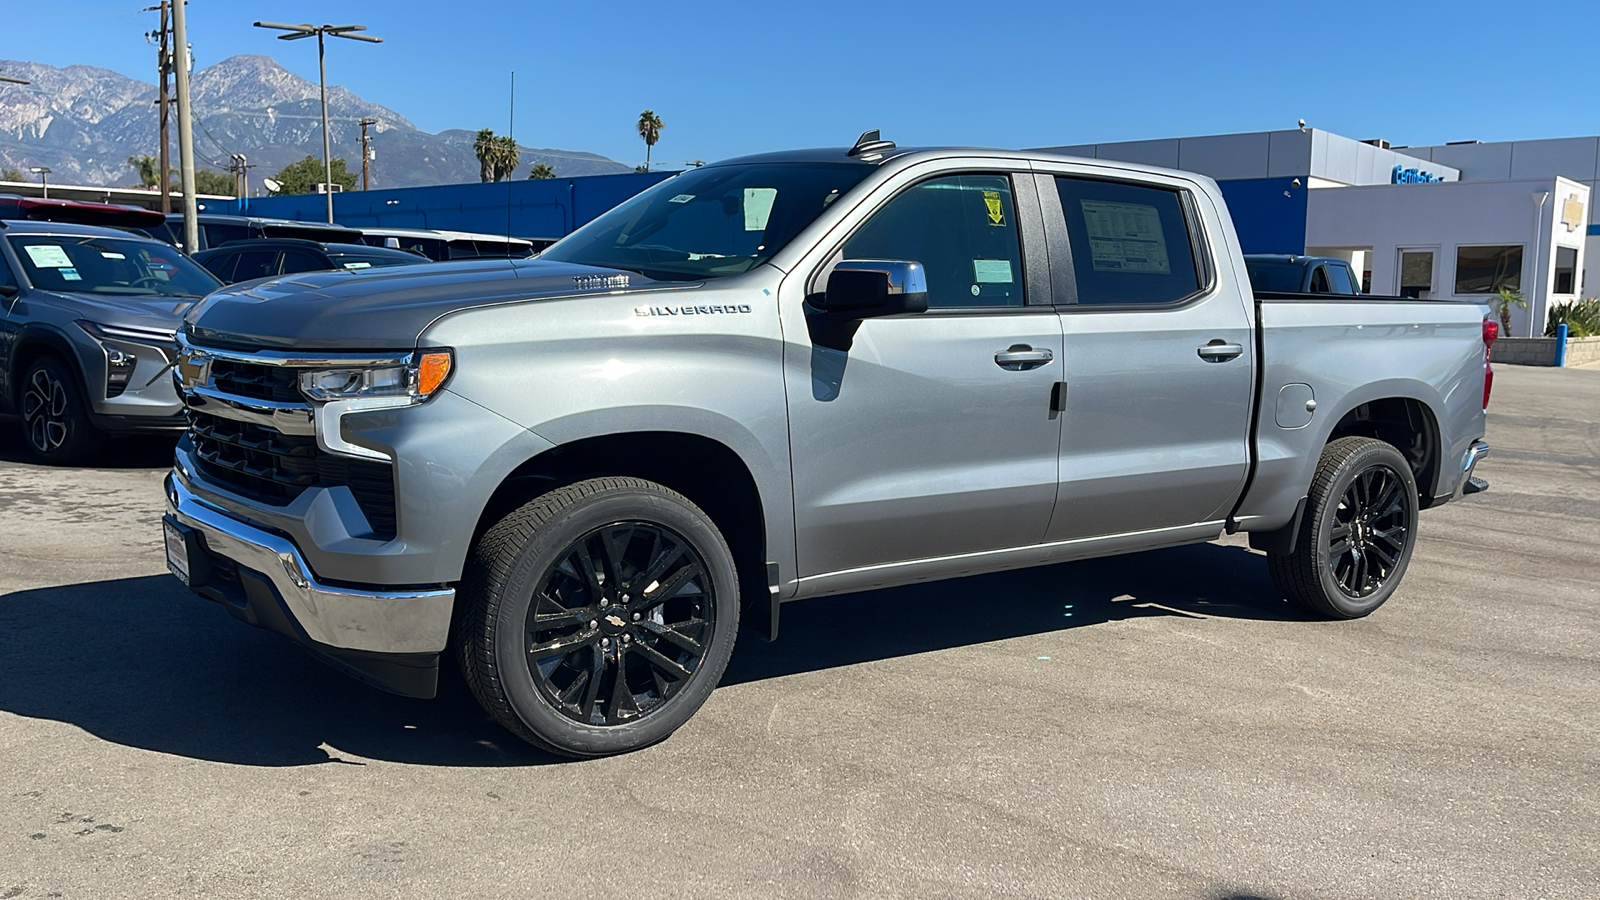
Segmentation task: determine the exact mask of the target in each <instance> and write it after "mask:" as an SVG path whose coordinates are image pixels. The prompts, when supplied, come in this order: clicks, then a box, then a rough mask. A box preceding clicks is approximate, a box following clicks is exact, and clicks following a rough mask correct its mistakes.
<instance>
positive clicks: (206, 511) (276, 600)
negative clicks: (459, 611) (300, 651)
mask: <svg viewBox="0 0 1600 900" xmlns="http://www.w3.org/2000/svg"><path fill="white" fill-rule="evenodd" d="M166 499H167V515H166V517H165V518H166V520H167V521H169V522H171V523H172V524H173V525H175V526H176V527H177V528H178V530H179V531H180V532H181V533H182V535H183V537H184V542H185V546H186V548H187V550H188V555H189V574H190V577H189V587H190V588H191V589H192V590H193V591H194V592H195V593H197V594H199V595H201V596H202V597H205V598H207V599H209V600H213V601H215V602H217V603H219V604H221V605H222V606H223V608H225V609H227V610H228V612H229V613H231V614H232V615H234V617H236V618H239V619H241V620H243V621H245V622H248V623H250V624H252V625H256V626H258V627H262V628H266V629H268V630H270V631H276V632H278V633H279V634H282V635H284V636H286V637H288V638H290V639H291V640H293V641H295V642H296V643H297V644H299V645H300V646H302V647H304V648H305V649H307V650H309V651H311V652H312V653H313V654H314V655H316V656H317V657H319V658H320V659H322V660H323V661H324V662H327V663H329V664H331V665H333V666H334V667H335V668H338V669H340V670H342V671H344V672H346V673H347V674H350V675H352V676H354V677H356V678H358V679H360V680H361V681H364V682H366V683H368V684H372V685H374V686H375V687H379V688H383V689H384V690H388V691H392V692H394V693H397V694H402V695H405V696H412V697H432V696H433V695H434V693H435V691H436V690H437V686H438V666H439V654H440V652H441V651H442V650H444V646H445V641H446V638H447V636H448V634H449V631H450V615H451V611H452V609H453V608H454V605H455V590H454V589H452V588H446V587H438V588H432V587H429V588H422V589H385V590H364V589H358V588H353V587H345V586H342V585H332V584H327V583H324V582H322V581H319V580H318V579H317V576H316V574H315V573H314V572H313V571H312V570H311V567H310V566H308V565H307V564H306V561H305V558H304V557H303V556H302V555H301V553H300V550H299V549H298V548H297V547H296V546H295V545H294V543H293V542H291V541H290V540H288V539H286V538H284V537H281V536H280V535H277V534H274V533H272V532H269V531H265V530H263V529H261V528H257V527H255V526H254V525H251V524H249V523H247V522H245V521H242V520H241V519H238V518H235V517H234V516H231V515H228V514H227V513H224V512H223V511H221V510H220V509H218V508H217V507H215V506H213V505H211V504H209V503H206V502H205V501H204V500H202V499H200V498H199V497H197V496H196V495H195V494H194V493H193V492H191V491H190V490H189V489H188V488H187V487H186V486H185V485H184V484H183V482H182V481H181V480H180V479H178V478H176V477H174V476H173V475H171V474H169V475H168V476H167V479H166Z"/></svg>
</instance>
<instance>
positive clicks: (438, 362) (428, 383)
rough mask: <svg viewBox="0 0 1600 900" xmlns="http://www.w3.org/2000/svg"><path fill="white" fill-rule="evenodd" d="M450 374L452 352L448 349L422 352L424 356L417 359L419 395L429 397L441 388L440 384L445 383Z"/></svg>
mask: <svg viewBox="0 0 1600 900" xmlns="http://www.w3.org/2000/svg"><path fill="white" fill-rule="evenodd" d="M449 375H450V353H449V352H448V351H440V352H434V353H424V354H422V358H421V359H419V360H417V394H418V396H422V397H427V396H429V395H431V394H432V393H433V392H434V391H436V390H438V389H439V385H441V384H444V380H445V378H446V377H448V376H449Z"/></svg>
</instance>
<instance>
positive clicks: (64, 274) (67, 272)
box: [58, 268, 83, 281]
mask: <svg viewBox="0 0 1600 900" xmlns="http://www.w3.org/2000/svg"><path fill="white" fill-rule="evenodd" d="M58 271H59V272H60V273H61V280H62V281H82V280H83V276H82V275H79V274H78V270H77V269H74V268H66V269H59V270H58Z"/></svg>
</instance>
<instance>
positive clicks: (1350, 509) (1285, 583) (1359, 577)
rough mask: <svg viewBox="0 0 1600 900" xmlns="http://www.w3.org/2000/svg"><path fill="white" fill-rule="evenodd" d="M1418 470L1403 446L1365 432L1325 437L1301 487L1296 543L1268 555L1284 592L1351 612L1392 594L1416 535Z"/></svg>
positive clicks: (1315, 606) (1357, 613)
mask: <svg viewBox="0 0 1600 900" xmlns="http://www.w3.org/2000/svg"><path fill="white" fill-rule="evenodd" d="M1419 497H1420V495H1419V494H1418V492H1417V482H1416V476H1415V475H1414V474H1413V473H1412V471H1411V465H1410V463H1409V462H1408V461H1407V460H1406V458H1405V457H1404V456H1403V455H1401V453H1400V451H1399V450H1397V449H1395V448H1394V447H1393V446H1391V445H1389V444H1386V443H1384V442H1383V441H1380V440H1377V439H1375V438H1369V437H1344V438H1339V439H1338V440H1335V441H1331V442H1329V444H1328V446H1326V447H1324V448H1323V451H1322V457H1321V458H1320V459H1319V460H1318V461H1317V471H1316V475H1315V476H1314V477H1313V478H1312V481H1311V486H1310V489H1309V490H1308V491H1307V493H1306V507H1305V513H1304V515H1303V516H1302V517H1301V520H1300V530H1299V531H1298V532H1297V533H1296V536H1295V545H1294V550H1293V551H1292V552H1289V553H1283V554H1276V553H1275V554H1269V555H1268V557H1267V567H1268V569H1269V570H1270V571H1271V573H1272V581H1273V583H1274V584H1275V585H1277V587H1278V589H1279V590H1281V591H1282V592H1283V594H1284V596H1286V597H1288V598H1289V599H1290V600H1293V601H1294V602H1296V603H1298V604H1300V605H1301V606H1304V607H1306V608H1307V609H1309V610H1311V611H1313V612H1316V613H1319V614H1321V615H1324V616H1327V617H1329V618H1333V619H1356V618H1360V617H1361V616H1365V615H1367V614H1368V613H1371V612H1372V611H1373V610H1375V609H1377V608H1378V607H1379V606H1382V605H1383V603H1384V601H1386V600H1388V599H1389V597H1390V596H1391V595H1392V594H1393V593H1394V591H1395V589H1396V588H1397V587H1398V586H1399V584H1400V579H1401V577H1402V576H1403V575H1404V574H1405V570H1406V565H1407V564H1408V563H1409V562H1410V560H1411V553H1412V550H1413V549H1414V548H1415V547H1416V542H1417V512H1418V510H1419V508H1420V503H1419Z"/></svg>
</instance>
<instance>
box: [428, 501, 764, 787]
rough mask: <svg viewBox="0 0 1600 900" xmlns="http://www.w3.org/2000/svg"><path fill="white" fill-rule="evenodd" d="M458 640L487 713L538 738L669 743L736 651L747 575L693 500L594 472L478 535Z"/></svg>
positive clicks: (582, 746) (625, 747) (575, 748)
mask: <svg viewBox="0 0 1600 900" xmlns="http://www.w3.org/2000/svg"><path fill="white" fill-rule="evenodd" d="M468 565H469V568H468V573H467V578H466V580H465V582H464V584H463V586H462V596H463V599H464V601H465V605H464V607H463V609H462V610H461V611H460V613H459V616H458V622H457V626H458V627H457V634H456V643H457V647H458V652H459V655H460V661H461V668H462V672H463V673H464V675H465V676H466V681H467V684H468V686H469V687H470V688H471V689H472V692H473V695H474V696H476V697H477V699H478V702H479V703H481V704H482V705H483V707H484V709H486V710H488V711H489V713H490V714H491V715H493V716H494V717H495V718H496V719H497V720H498V721H499V722H500V724H502V725H504V726H505V727H506V728H507V729H508V730H510V731H511V732H512V733H514V734H516V735H517V736H518V737H521V738H523V739H524V740H526V741H528V742H529V743H531V744H534V745H535V746H538V747H540V748H543V749H545V750H549V751H551V752H554V753H558V754H561V755H564V756H571V757H580V758H581V757H594V756H605V755H608V754H613V753H623V752H627V751H629V750H637V749H639V748H641V747H647V746H649V745H651V744H654V743H656V742H658V741H661V740H663V739H665V738H666V737H667V736H668V735H670V734H672V732H674V731H676V730H677V729H678V727H679V726H681V725H683V723H684V722H686V721H688V720H689V717H690V716H692V715H694V713H695V712H696V711H697V710H698V709H699V708H700V706H701V705H702V704H704V703H705V701H706V699H707V698H708V697H710V695H711V691H712V689H713V688H715V687H716V686H717V682H718V681H719V680H720V679H721V678H722V672H723V670H724V669H725V668H726V667H727V665H728V659H729V657H731V656H732V654H733V644H734V639H735V636H736V634H737V632H738V628H739V587H738V585H739V582H738V576H737V573H736V571H735V568H734V563H733V554H732V552H731V551H730V550H729V549H728V545H727V542H726V541H724V540H723V538H722V535H721V533H720V532H718V531H717V528H716V525H715V524H714V523H713V522H712V521H711V519H710V517H708V516H707V515H706V514H705V513H704V512H702V511H701V510H700V508H699V507H697V506H695V505H694V504H693V503H691V502H690V501H689V500H688V499H687V498H686V497H684V496H683V495H681V494H678V493H677V492H675V491H672V490H669V489H667V488H665V487H662V486H661V485H658V484H654V483H652V482H648V481H643V480H640V479H637V478H620V477H613V478H595V479H591V480H588V481H581V482H578V483H576V484H571V485H567V486H565V487H561V488H557V489H555V490H552V491H550V492H549V493H546V494H543V495H541V496H539V497H536V498H534V499H533V500H531V501H529V502H528V503H526V504H524V505H523V506H521V507H519V508H518V509H516V510H514V511H513V512H511V513H510V514H509V515H507V516H505V517H504V518H503V519H501V520H500V521H499V522H497V523H495V524H494V525H493V526H492V527H490V528H489V529H488V530H487V531H486V532H484V534H483V536H482V537H481V538H480V539H479V540H478V542H477V544H476V546H475V548H474V552H473V555H472V557H471V559H470V560H469V563H468Z"/></svg>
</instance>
